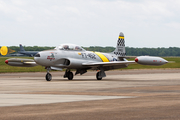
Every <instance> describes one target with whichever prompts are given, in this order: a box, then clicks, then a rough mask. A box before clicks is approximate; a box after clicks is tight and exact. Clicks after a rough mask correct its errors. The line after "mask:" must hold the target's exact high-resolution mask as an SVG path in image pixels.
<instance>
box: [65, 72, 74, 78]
mask: <svg viewBox="0 0 180 120" xmlns="http://www.w3.org/2000/svg"><path fill="white" fill-rule="evenodd" d="M73 77H74V75H73V73H72V72H71V71H70V70H66V72H65V74H64V78H68V80H72V79H73Z"/></svg>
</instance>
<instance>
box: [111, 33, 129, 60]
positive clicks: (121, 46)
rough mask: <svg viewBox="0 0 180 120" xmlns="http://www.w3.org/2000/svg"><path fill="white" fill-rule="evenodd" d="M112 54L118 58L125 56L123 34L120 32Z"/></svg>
mask: <svg viewBox="0 0 180 120" xmlns="http://www.w3.org/2000/svg"><path fill="white" fill-rule="evenodd" d="M113 53H114V54H115V55H117V56H118V57H125V56H126V51H125V41H124V34H123V33H122V32H120V34H119V38H118V41H117V46H116V49H115V50H114V51H113Z"/></svg>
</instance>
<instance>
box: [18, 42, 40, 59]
mask: <svg viewBox="0 0 180 120" xmlns="http://www.w3.org/2000/svg"><path fill="white" fill-rule="evenodd" d="M19 47H20V51H18V53H20V54H19V55H20V56H22V55H21V54H23V55H27V56H29V57H33V56H35V55H36V54H37V53H38V52H39V51H25V50H24V48H23V46H22V45H21V44H19Z"/></svg>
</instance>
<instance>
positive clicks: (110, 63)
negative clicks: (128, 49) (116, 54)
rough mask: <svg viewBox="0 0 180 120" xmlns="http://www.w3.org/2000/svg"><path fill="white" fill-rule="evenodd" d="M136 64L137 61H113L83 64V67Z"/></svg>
mask: <svg viewBox="0 0 180 120" xmlns="http://www.w3.org/2000/svg"><path fill="white" fill-rule="evenodd" d="M134 63H135V61H113V62H92V63H82V65H83V66H88V67H98V66H121V65H127V64H134Z"/></svg>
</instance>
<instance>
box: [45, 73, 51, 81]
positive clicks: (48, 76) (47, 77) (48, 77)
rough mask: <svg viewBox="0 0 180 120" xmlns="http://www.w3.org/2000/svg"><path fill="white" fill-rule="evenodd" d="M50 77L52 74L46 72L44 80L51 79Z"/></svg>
mask: <svg viewBox="0 0 180 120" xmlns="http://www.w3.org/2000/svg"><path fill="white" fill-rule="evenodd" d="M51 79H52V75H51V74H50V73H47V74H46V80H47V81H51Z"/></svg>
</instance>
